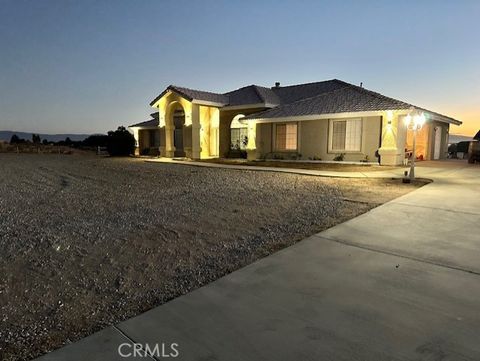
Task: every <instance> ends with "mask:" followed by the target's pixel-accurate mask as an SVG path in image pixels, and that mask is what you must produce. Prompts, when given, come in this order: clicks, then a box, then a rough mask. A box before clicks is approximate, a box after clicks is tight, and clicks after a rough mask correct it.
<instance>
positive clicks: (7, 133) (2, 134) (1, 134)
mask: <svg viewBox="0 0 480 361" xmlns="http://www.w3.org/2000/svg"><path fill="white" fill-rule="evenodd" d="M14 134H16V135H17V136H18V137H19V138H22V139H28V140H32V134H37V133H27V132H14V131H11V130H0V141H2V140H5V141H7V142H8V141H10V138H12V135H14ZM39 135H40V138H41V139H42V140H44V139H46V140H47V141H49V142H59V141H61V140H65V139H66V138H67V137H68V138H70V139H71V140H72V141H74V142H78V141H82V140H84V139H85V138H88V137H89V136H90V135H91V134H39Z"/></svg>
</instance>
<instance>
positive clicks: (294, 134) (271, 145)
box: [130, 79, 461, 165]
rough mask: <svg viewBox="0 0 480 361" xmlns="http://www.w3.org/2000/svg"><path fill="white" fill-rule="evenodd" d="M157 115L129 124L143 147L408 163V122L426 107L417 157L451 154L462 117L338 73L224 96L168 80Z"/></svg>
mask: <svg viewBox="0 0 480 361" xmlns="http://www.w3.org/2000/svg"><path fill="white" fill-rule="evenodd" d="M150 105H151V106H153V107H155V108H158V113H156V114H153V115H152V119H151V120H149V121H146V122H143V123H139V124H136V125H133V126H131V127H130V128H131V129H132V130H133V132H134V134H135V139H136V140H137V142H138V152H139V153H149V154H152V153H153V152H152V150H150V149H151V148H154V150H156V149H157V148H158V149H159V153H160V155H161V156H164V157H188V158H193V159H203V158H215V157H224V156H226V154H227V153H229V150H230V149H231V148H235V149H245V150H246V151H247V153H248V158H249V159H263V158H284V159H322V160H333V159H335V158H336V157H338V156H339V155H340V154H342V155H343V158H344V160H347V161H363V160H368V161H380V163H381V164H386V165H397V164H402V163H403V162H404V159H405V154H406V153H408V151H409V150H410V149H411V148H412V134H411V132H410V131H408V132H407V129H406V127H405V125H404V123H403V118H404V117H405V116H406V115H408V114H414V113H419V112H423V113H424V115H425V116H426V118H427V123H426V124H425V126H424V127H423V128H422V130H421V131H420V132H419V133H418V135H417V147H416V149H417V154H416V156H417V158H420V159H441V158H445V157H446V155H447V144H448V133H449V126H450V124H455V125H460V124H461V122H460V121H458V120H456V119H453V118H450V117H447V116H444V115H441V114H438V113H435V112H432V111H429V110H426V109H423V108H419V107H415V106H413V105H411V104H408V103H405V102H402V101H400V100H396V99H393V98H389V97H386V96H384V95H381V94H379V93H375V92H372V91H369V90H366V89H364V88H362V87H358V86H356V85H352V84H349V83H346V82H343V81H340V80H337V79H334V80H327V81H322V82H317V83H308V84H300V85H292V86H284V87H282V86H280V83H276V84H275V87H273V88H266V87H261V86H258V85H250V86H246V87H244V88H240V89H237V90H234V91H231V92H228V93H224V94H219V93H211V92H205V91H199V90H192V89H188V88H182V87H177V86H173V85H171V86H169V87H168V88H167V89H165V90H164V91H163V92H162V93H161V94H160V95H159V96H158V97H157V98H155V99H154V100H153V101H152V102H151V103H150Z"/></svg>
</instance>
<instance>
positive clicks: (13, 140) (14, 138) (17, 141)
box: [10, 134, 20, 144]
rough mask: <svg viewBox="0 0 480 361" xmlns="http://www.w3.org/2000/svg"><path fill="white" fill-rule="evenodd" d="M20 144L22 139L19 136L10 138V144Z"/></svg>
mask: <svg viewBox="0 0 480 361" xmlns="http://www.w3.org/2000/svg"><path fill="white" fill-rule="evenodd" d="M18 143H20V138H19V137H18V135H16V134H14V135H12V137H11V138H10V144H18Z"/></svg>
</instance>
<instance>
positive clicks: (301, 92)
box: [272, 79, 351, 104]
mask: <svg viewBox="0 0 480 361" xmlns="http://www.w3.org/2000/svg"><path fill="white" fill-rule="evenodd" d="M349 85H351V84H348V83H345V82H343V81H341V80H338V79H333V80H325V81H320V82H316V83H306V84H298V85H289V86H283V87H273V88H272V91H273V92H275V94H276V95H277V96H278V97H279V98H280V99H281V103H282V104H290V103H293V102H296V101H298V100H303V99H306V98H312V97H314V96H317V95H320V94H324V93H328V92H331V91H333V90H338V89H341V88H345V87H347V86H349Z"/></svg>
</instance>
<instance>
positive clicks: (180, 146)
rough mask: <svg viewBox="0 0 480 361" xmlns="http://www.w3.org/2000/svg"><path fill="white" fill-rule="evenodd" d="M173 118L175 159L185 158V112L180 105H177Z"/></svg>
mask: <svg viewBox="0 0 480 361" xmlns="http://www.w3.org/2000/svg"><path fill="white" fill-rule="evenodd" d="M172 117H173V127H174V130H173V146H174V154H173V156H174V157H185V144H184V139H183V136H184V134H183V133H184V125H185V112H184V110H183V108H182V106H181V105H180V104H176V106H175V108H174V109H173V113H172Z"/></svg>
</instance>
